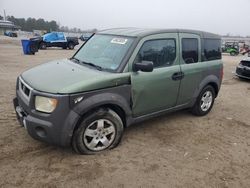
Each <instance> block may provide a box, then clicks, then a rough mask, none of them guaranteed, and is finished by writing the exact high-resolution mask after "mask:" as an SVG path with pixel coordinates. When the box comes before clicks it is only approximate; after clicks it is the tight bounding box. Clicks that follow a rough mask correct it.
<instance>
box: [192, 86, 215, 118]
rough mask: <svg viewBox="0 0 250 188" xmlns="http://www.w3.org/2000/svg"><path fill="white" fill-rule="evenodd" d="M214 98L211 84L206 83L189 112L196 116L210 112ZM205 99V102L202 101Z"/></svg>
mask: <svg viewBox="0 0 250 188" xmlns="http://www.w3.org/2000/svg"><path fill="white" fill-rule="evenodd" d="M214 99H215V91H214V88H213V87H212V86H211V85H207V86H206V87H204V88H203V89H202V91H201V92H200V94H199V96H198V98H197V100H196V102H195V104H194V106H193V107H192V109H191V112H192V113H193V114H194V115H196V116H204V115H206V114H208V113H209V112H210V110H211V109H212V107H213V104H214ZM204 100H205V102H204Z"/></svg>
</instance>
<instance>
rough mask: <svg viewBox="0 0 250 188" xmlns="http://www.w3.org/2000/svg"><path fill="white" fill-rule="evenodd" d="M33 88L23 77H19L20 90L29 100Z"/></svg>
mask: <svg viewBox="0 0 250 188" xmlns="http://www.w3.org/2000/svg"><path fill="white" fill-rule="evenodd" d="M31 90H32V88H31V87H30V86H28V85H27V84H26V83H25V82H24V81H23V79H22V78H20V77H19V91H20V92H21V93H22V94H23V96H24V97H25V98H26V99H27V100H28V101H29V99H30V95H31Z"/></svg>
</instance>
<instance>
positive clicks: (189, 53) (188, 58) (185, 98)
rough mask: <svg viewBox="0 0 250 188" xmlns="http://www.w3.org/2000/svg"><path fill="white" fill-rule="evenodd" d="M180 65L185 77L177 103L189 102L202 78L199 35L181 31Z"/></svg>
mask: <svg viewBox="0 0 250 188" xmlns="http://www.w3.org/2000/svg"><path fill="white" fill-rule="evenodd" d="M179 36H180V66H181V72H182V73H183V78H182V80H181V84H180V91H179V98H178V102H177V105H182V104H187V103H189V102H190V101H191V100H192V99H193V97H194V93H195V91H196V90H198V89H199V84H200V82H201V80H202V71H203V69H204V66H203V64H202V63H201V39H200V36H199V35H196V34H188V33H180V34H179Z"/></svg>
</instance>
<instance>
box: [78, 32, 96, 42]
mask: <svg viewBox="0 0 250 188" xmlns="http://www.w3.org/2000/svg"><path fill="white" fill-rule="evenodd" d="M94 34H95V33H84V34H82V35H81V36H80V37H79V39H80V40H82V41H87V40H88V39H89V38H90V37H91V36H92V35H94Z"/></svg>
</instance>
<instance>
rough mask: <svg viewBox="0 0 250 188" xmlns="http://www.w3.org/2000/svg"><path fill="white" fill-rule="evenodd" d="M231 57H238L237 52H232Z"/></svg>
mask: <svg viewBox="0 0 250 188" xmlns="http://www.w3.org/2000/svg"><path fill="white" fill-rule="evenodd" d="M230 55H231V56H236V55H238V54H237V53H236V52H234V51H232V52H230Z"/></svg>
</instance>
